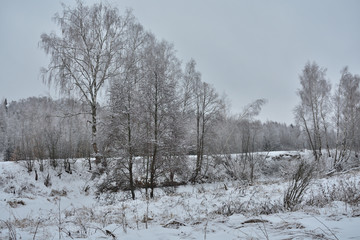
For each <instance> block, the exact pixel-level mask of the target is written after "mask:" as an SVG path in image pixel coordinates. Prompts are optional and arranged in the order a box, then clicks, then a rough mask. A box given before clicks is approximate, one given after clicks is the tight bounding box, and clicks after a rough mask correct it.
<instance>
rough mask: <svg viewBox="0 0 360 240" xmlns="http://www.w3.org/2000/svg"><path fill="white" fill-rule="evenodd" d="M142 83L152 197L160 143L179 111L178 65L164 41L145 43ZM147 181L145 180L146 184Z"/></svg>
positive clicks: (171, 48) (179, 74)
mask: <svg viewBox="0 0 360 240" xmlns="http://www.w3.org/2000/svg"><path fill="white" fill-rule="evenodd" d="M145 69H146V80H147V81H144V82H143V85H142V86H141V91H142V96H143V100H142V101H143V104H142V106H143V107H144V108H143V111H144V113H145V115H144V117H145V121H146V124H145V125H146V129H147V134H146V136H147V139H148V140H147V141H148V145H149V146H151V159H149V160H150V165H149V169H148V170H149V172H150V188H151V191H150V197H151V198H153V196H154V187H155V184H156V183H155V181H156V172H157V168H158V166H159V164H160V161H161V160H162V154H164V146H165V145H164V141H165V139H166V136H167V135H168V134H169V131H170V130H171V124H169V123H170V122H171V120H172V119H173V116H174V112H176V111H177V108H179V104H178V92H177V86H178V81H179V79H180V77H181V68H180V62H179V60H178V59H177V57H176V56H175V52H174V48H173V45H171V44H169V43H168V42H166V41H161V42H158V41H157V40H156V39H155V38H154V37H152V38H151V39H150V40H149V45H148V46H147V50H146V55H145ZM146 181H147V180H146Z"/></svg>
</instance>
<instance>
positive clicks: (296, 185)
mask: <svg viewBox="0 0 360 240" xmlns="http://www.w3.org/2000/svg"><path fill="white" fill-rule="evenodd" d="M312 177H313V167H312V166H311V165H310V164H308V163H306V162H305V161H302V162H301V163H300V164H299V166H298V168H297V170H296V172H295V173H294V174H293V176H292V178H291V180H290V185H289V187H288V188H287V189H286V191H285V194H284V207H285V209H288V210H294V208H295V207H296V206H297V205H298V204H299V203H301V201H302V199H303V196H304V194H305V192H306V190H307V189H308V187H309V184H310V182H311V179H312Z"/></svg>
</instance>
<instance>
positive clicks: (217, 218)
mask: <svg viewBox="0 0 360 240" xmlns="http://www.w3.org/2000/svg"><path fill="white" fill-rule="evenodd" d="M281 154H282V155H283V157H286V153H285V152H284V153H271V155H270V156H271V159H273V158H276V157H277V156H279V155H281ZM284 154H285V156H284ZM269 161H271V160H269ZM292 161H296V160H294V159H293V160H292ZM83 164H84V163H83V162H82V161H77V162H76V163H75V164H74V167H73V172H72V174H68V173H65V172H63V173H62V174H61V176H57V175H58V174H57V172H56V171H55V170H52V169H51V168H50V167H49V168H45V169H47V170H46V172H38V174H39V178H38V180H37V181H36V180H35V173H34V172H31V173H28V172H27V170H26V168H25V167H24V166H22V163H21V162H19V163H15V162H0V239H9V237H11V236H13V235H15V236H16V238H17V239H59V238H61V239H360V207H359V203H360V172H359V171H358V170H353V171H348V172H346V173H341V174H334V175H332V176H331V177H320V178H317V179H314V180H313V182H312V183H311V185H310V188H309V190H308V191H307V192H306V195H305V197H304V200H303V203H302V205H301V206H300V207H299V209H298V210H297V211H294V212H290V211H285V210H284V208H283V207H282V206H283V204H282V201H283V196H284V191H285V189H286V188H287V186H288V183H287V182H286V181H285V180H283V179H281V178H271V179H270V178H267V179H266V178H259V180H258V181H257V182H256V183H255V184H253V185H252V186H250V185H248V184H244V183H243V182H241V181H224V182H216V183H207V184H197V185H187V186H179V187H176V188H174V187H168V188H161V189H160V188H159V189H156V191H155V198H154V199H150V200H148V199H146V197H145V192H144V190H139V191H137V192H136V194H137V199H136V200H131V199H130V194H129V193H128V192H120V193H116V194H101V195H96V194H95V191H96V189H95V184H96V181H97V180H96V179H95V180H90V179H91V173H90V172H88V171H87V167H85V166H84V165H83ZM48 169H49V170H48ZM48 174H49V176H51V186H48V187H46V186H45V185H44V180H45V178H46V177H47V175H48ZM356 191H357V192H356ZM352 194H353V195H352ZM357 197H359V199H358V200H357V201H356V199H357Z"/></svg>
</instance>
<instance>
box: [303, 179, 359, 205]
mask: <svg viewBox="0 0 360 240" xmlns="http://www.w3.org/2000/svg"><path fill="white" fill-rule="evenodd" d="M335 201H341V202H344V203H346V204H349V205H351V206H359V205H360V182H356V181H355V180H349V179H348V180H340V181H339V182H338V183H334V184H332V185H327V184H326V185H324V184H321V185H320V186H319V190H317V191H316V192H312V194H311V195H310V198H309V199H308V200H307V201H306V204H307V205H310V206H316V207H324V206H326V205H327V204H330V203H332V202H335Z"/></svg>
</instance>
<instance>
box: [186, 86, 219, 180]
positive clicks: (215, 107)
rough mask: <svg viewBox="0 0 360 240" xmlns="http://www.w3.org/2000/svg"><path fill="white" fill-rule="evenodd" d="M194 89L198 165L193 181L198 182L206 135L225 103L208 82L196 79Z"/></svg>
mask: <svg viewBox="0 0 360 240" xmlns="http://www.w3.org/2000/svg"><path fill="white" fill-rule="evenodd" d="M194 80H195V81H194V82H193V91H194V93H193V94H194V97H195V104H194V107H195V118H196V167H195V171H194V174H193V176H192V179H191V181H192V182H196V181H197V180H198V177H199V175H200V174H201V170H202V165H203V161H204V153H205V145H206V137H207V136H208V134H209V133H210V130H211V127H212V126H213V123H214V122H216V120H217V119H219V117H220V116H221V110H222V109H223V108H224V103H223V102H222V101H221V99H220V98H219V95H218V94H217V92H216V90H215V88H214V87H213V86H211V85H209V84H208V83H205V82H201V80H200V79H194Z"/></svg>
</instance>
